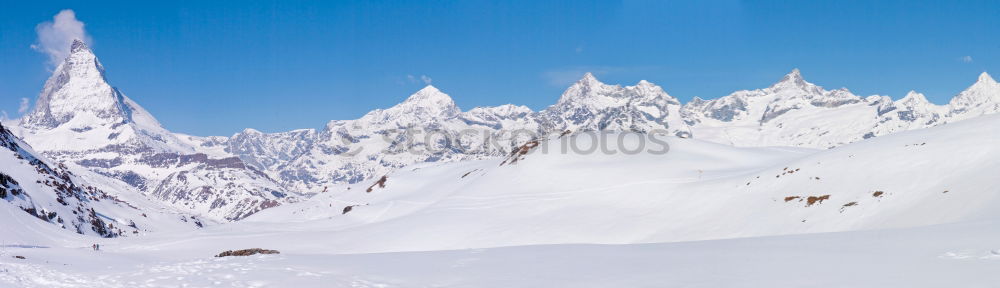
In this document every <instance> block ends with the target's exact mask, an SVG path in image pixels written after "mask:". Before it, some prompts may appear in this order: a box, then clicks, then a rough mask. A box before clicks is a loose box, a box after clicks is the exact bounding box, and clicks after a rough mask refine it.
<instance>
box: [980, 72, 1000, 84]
mask: <svg viewBox="0 0 1000 288" xmlns="http://www.w3.org/2000/svg"><path fill="white" fill-rule="evenodd" d="M976 83H989V84H994V83H997V81H996V80H993V77H991V76H990V74H989V73H986V71H983V73H980V74H979V79H978V80H976Z"/></svg>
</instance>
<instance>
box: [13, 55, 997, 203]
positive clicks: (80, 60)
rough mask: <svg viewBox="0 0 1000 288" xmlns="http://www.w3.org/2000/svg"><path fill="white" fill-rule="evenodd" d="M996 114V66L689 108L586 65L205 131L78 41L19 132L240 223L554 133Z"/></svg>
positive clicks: (772, 138)
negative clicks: (563, 81)
mask: <svg viewBox="0 0 1000 288" xmlns="http://www.w3.org/2000/svg"><path fill="white" fill-rule="evenodd" d="M997 111H1000V84H998V83H997V82H996V81H995V80H993V79H992V78H991V77H990V76H989V75H988V74H986V73H983V74H982V75H980V77H979V79H978V80H977V81H976V82H975V83H974V84H973V85H972V86H970V87H969V88H968V89H966V90H965V91H963V92H961V93H959V94H958V95H957V96H955V97H954V98H953V99H952V101H951V102H950V103H949V104H948V105H941V106H939V105H934V104H932V103H930V102H928V101H927V100H926V99H925V98H924V96H923V95H921V94H919V93H916V92H910V93H909V94H908V95H907V96H906V97H904V98H902V99H899V100H896V101H893V100H892V99H891V98H890V97H888V96H878V95H873V96H867V97H861V96H858V95H854V94H853V93H851V92H850V91H849V90H847V89H843V88H842V89H836V90H825V89H824V88H822V87H820V86H817V85H815V84H812V83H809V82H807V81H806V80H805V79H804V78H803V77H802V75H801V74H800V72H799V71H798V70H793V71H792V72H791V73H789V74H788V75H785V76H784V77H783V78H782V79H781V80H780V81H778V82H777V83H775V84H774V85H772V86H771V87H767V88H763V89H756V90H743V91H737V92H734V93H732V94H730V95H727V96H724V97H721V98H718V99H712V100H703V99H699V98H696V99H694V100H692V101H691V102H689V103H687V104H681V102H680V101H678V100H677V99H676V98H674V97H672V96H670V95H669V94H667V93H666V92H665V91H664V90H663V88H661V87H660V86H657V85H655V84H653V83H650V82H647V81H640V82H639V83H638V84H636V85H634V86H619V85H607V84H604V83H601V82H600V81H599V80H597V78H595V77H594V76H593V75H592V74H589V73H588V74H586V75H584V77H583V78H582V79H580V80H579V81H578V82H576V83H574V84H573V85H572V86H570V87H569V88H568V89H567V90H566V91H565V92H564V93H563V95H562V97H560V98H559V100H558V101H557V102H556V104H554V105H552V106H550V107H548V108H546V109H544V110H541V111H532V110H531V109H529V108H527V107H525V106H515V105H502V106H497V107H477V108H474V109H471V110H468V111H462V110H461V109H459V108H458V107H457V106H456V105H455V103H454V101H452V99H451V98H450V97H449V96H448V95H447V94H445V93H443V92H441V91H440V90H438V89H437V88H435V87H433V86H427V87H425V88H423V89H421V90H420V91H417V92H416V93H415V94H413V95H412V96H410V97H409V98H408V99H406V100H405V101H404V102H402V103H400V104H398V105H396V106H393V107H390V108H386V109H377V110H373V111H371V112H369V113H368V114H366V115H364V116H363V117H361V118H359V119H355V120H334V121H330V122H329V123H327V125H326V127H325V128H324V129H321V130H318V131H317V130H314V129H303V130H294V131H289V132H280V133H262V132H259V131H256V130H253V129H246V130H244V131H242V132H240V133H236V134H235V135H232V136H230V137H222V136H209V137H199V136H189V135H183V134H178V133H173V132H170V131H168V130H166V129H164V128H163V127H162V126H161V125H160V124H159V123H158V122H157V121H156V119H155V118H154V117H153V116H152V115H150V114H149V112H147V111H146V110H145V109H143V108H142V107H141V106H139V104H137V103H136V102H134V101H132V100H131V99H129V98H128V97H127V96H125V94H124V93H122V92H121V91H119V90H118V89H117V88H115V87H113V86H111V85H110V84H109V83H108V79H107V78H106V77H105V73H104V67H103V66H102V65H101V64H100V62H99V61H98V59H97V57H96V56H95V55H94V54H93V52H92V51H91V50H90V49H89V48H88V47H87V46H86V45H85V44H84V43H83V42H81V41H76V42H74V43H73V45H72V49H71V54H70V55H69V57H67V59H66V60H65V61H64V62H63V63H61V64H60V65H59V66H58V67H57V68H56V70H55V71H54V72H53V75H52V76H51V77H50V78H49V80H48V81H47V82H46V83H45V87H44V88H43V89H42V92H41V94H40V95H39V98H38V100H37V101H36V102H35V107H34V109H33V110H32V111H31V112H30V113H29V114H27V115H25V116H24V117H23V118H22V119H21V120H20V122H19V123H8V124H16V125H8V126H16V127H9V128H10V129H11V130H12V131H13V134H15V135H19V136H20V137H22V138H23V139H24V141H25V142H27V143H28V144H30V146H32V147H33V149H35V150H37V151H39V152H41V153H42V154H44V156H45V157H48V158H50V159H52V160H54V161H58V162H62V163H65V165H66V166H67V167H68V168H67V169H70V170H73V169H82V170H85V171H88V173H93V174H94V175H100V176H101V177H107V178H110V179H114V181H118V182H120V183H124V184H126V185H127V186H130V187H133V188H135V189H136V190H137V191H141V192H142V193H144V194H145V195H147V196H149V197H151V198H154V199H158V200H159V201H162V202H164V203H166V204H168V205H170V206H172V207H173V208H176V209H179V211H184V212H185V213H191V214H196V215H201V216H203V217H206V218H209V219H212V220H217V221H231V220H239V219H242V218H245V217H247V216H249V215H251V214H254V213H256V212H258V211H260V210H263V209H267V208H270V207H274V206H278V205H282V204H286V203H292V202H298V201H300V200H302V199H305V198H309V197H311V196H312V195H314V194H316V193H320V192H323V191H325V190H327V189H330V188H331V187H332V186H334V185H341V184H348V183H358V182H362V181H367V180H373V179H376V178H378V177H381V176H383V175H386V174H388V173H390V172H392V171H394V170H396V169H399V168H401V167H404V166H407V165H411V164H416V163H422V162H441V161H458V160H470V159H482V158H490V157H498V156H502V155H505V154H507V153H509V152H510V151H511V149H513V148H514V147H517V146H519V145H521V144H523V143H524V142H525V141H528V140H531V138H533V137H538V136H539V135H545V134H554V133H560V134H561V133H573V132H581V131H596V130H613V131H641V132H652V131H661V132H664V133H667V134H670V135H675V136H678V137H684V138H695V139H701V140H706V141H711V142H718V143H724V144H729V145H733V146H796V147H806V148H830V147H836V146H839V145H843V144H847V143H852V142H856V141H861V140H863V139H867V138H872V137H878V136H883V135H887V134H891V133H895V132H899V131H906V130H913V129H920V128H926V127H932V126H938V125H942V124H946V123H950V122H955V121H961V120H964V119H969V118H973V117H977V116H981V115H985V114H993V113H996V112H997ZM407 131H409V132H412V131H423V132H424V133H423V134H413V133H404V132H407ZM428 131H437V132H436V133H438V134H439V135H438V136H443V135H447V137H428V135H430V134H433V133H427V132H428ZM470 131H471V132H474V133H473V134H475V135H470V134H468V132H470ZM512 131H526V132H530V133H511V132H512ZM109 181H110V180H109Z"/></svg>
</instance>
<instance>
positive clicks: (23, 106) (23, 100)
mask: <svg viewBox="0 0 1000 288" xmlns="http://www.w3.org/2000/svg"><path fill="white" fill-rule="evenodd" d="M30 101H31V100H30V99H28V98H21V105H19V106H17V114H24V112H28V107H30V106H29V105H28V104H29V103H31V102H30Z"/></svg>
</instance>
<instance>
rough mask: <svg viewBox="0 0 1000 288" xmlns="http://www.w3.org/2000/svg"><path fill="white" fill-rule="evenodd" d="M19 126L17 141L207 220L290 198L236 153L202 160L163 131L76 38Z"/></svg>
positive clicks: (243, 213)
mask: <svg viewBox="0 0 1000 288" xmlns="http://www.w3.org/2000/svg"><path fill="white" fill-rule="evenodd" d="M20 124H21V125H20V126H21V129H20V131H19V132H20V134H21V135H22V137H23V138H24V139H25V141H27V142H28V143H31V144H32V145H33V147H35V149H37V150H39V151H40V152H42V153H44V154H45V155H46V156H48V157H51V158H52V159H54V160H56V161H60V162H65V163H67V165H69V166H79V167H82V168H84V169H88V170H90V171H93V172H96V173H98V174H102V175H105V176H108V177H111V178H114V179H117V180H120V181H122V182H125V183H127V184H129V185H131V186H132V187H134V188H135V189H137V190H139V191H142V192H144V193H146V194H147V195H149V196H152V197H155V198H158V199H160V200H162V201H164V202H167V203H170V204H172V205H173V206H175V207H177V208H179V209H182V210H184V211H188V212H192V213H197V214H201V215H203V216H205V217H208V218H211V219H217V220H221V219H226V220H237V219H240V218H243V217H246V216H247V215H250V214H253V213H254V212H256V211H259V210H262V209H266V208H268V207H273V206H276V205H279V204H280V203H282V202H286V201H288V200H289V199H294V197H286V196H289V194H288V193H286V192H284V191H285V190H284V189H283V188H282V187H281V186H279V185H277V184H276V183H275V182H274V181H273V180H271V179H270V178H269V177H268V176H267V175H266V174H264V173H262V172H260V171H258V170H255V169H254V168H253V166H246V165H244V164H243V163H242V160H240V159H239V158H236V157H232V156H228V157H225V158H218V159H216V158H209V157H208V155H206V154H203V153H196V152H195V151H196V149H195V147H192V146H191V145H189V143H188V142H185V141H182V140H181V139H179V138H178V137H177V136H176V135H175V134H173V133H170V132H169V131H167V130H166V129H163V128H162V126H160V124H159V122H157V121H156V119H155V118H154V117H153V116H152V115H150V114H149V112H147V111H146V110H145V109H143V108H142V107H141V106H139V105H138V104H137V103H136V102H135V101H133V100H132V99H130V98H128V97H127V96H125V95H124V94H123V93H122V92H121V91H119V90H118V89H116V88H114V87H112V86H111V85H110V84H109V83H108V81H107V78H106V76H105V71H104V67H103V66H102V65H101V63H100V62H99V61H98V59H97V57H96V56H95V55H94V53H93V52H92V51H91V50H90V49H89V48H88V47H87V46H86V44H84V43H83V42H82V41H79V40H77V41H74V42H73V44H72V49H71V53H70V55H69V56H68V57H67V58H66V60H65V61H64V62H62V63H61V64H59V66H58V67H56V69H55V71H54V73H53V74H52V77H50V78H49V80H48V81H46V83H45V87H44V88H43V89H42V93H41V94H40V95H39V97H38V101H36V103H35V107H34V110H33V111H31V113H29V114H28V115H25V117H24V118H23V119H22V120H21V123H20ZM215 156H217V155H215Z"/></svg>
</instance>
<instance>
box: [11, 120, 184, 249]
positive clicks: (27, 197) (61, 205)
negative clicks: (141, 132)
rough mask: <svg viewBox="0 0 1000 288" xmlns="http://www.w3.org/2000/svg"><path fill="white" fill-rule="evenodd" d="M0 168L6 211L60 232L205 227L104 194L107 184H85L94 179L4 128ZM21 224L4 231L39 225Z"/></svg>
mask: <svg viewBox="0 0 1000 288" xmlns="http://www.w3.org/2000/svg"><path fill="white" fill-rule="evenodd" d="M0 167H3V168H2V169H0V199H2V200H3V201H0V206H4V207H2V209H4V210H8V211H10V210H21V211H24V212H25V213H27V214H28V215H30V216H34V217H35V218H38V219H39V220H41V221H42V222H48V223H49V224H52V225H54V226H55V227H58V228H62V229H66V230H69V231H73V232H76V233H79V234H84V235H93V236H100V237H118V236H131V235H134V234H145V233H146V232H151V231H163V230H165V229H167V228H168V227H169V228H177V227H178V226H184V225H183V224H182V222H183V223H191V225H187V226H190V227H194V226H195V225H198V226H201V225H202V221H201V220H200V219H198V218H197V217H193V216H184V215H182V214H177V213H170V212H169V211H167V212H164V211H162V210H160V209H157V208H161V207H162V206H159V205H156V204H155V203H150V202H149V201H144V199H142V198H141V197H129V196H128V195H123V193H121V192H120V190H118V191H108V192H105V189H104V188H98V187H96V186H103V185H99V184H95V183H92V182H91V181H88V180H86V179H85V178H95V177H93V176H95V175H78V174H76V173H74V172H73V171H72V170H71V169H70V168H68V167H67V166H66V165H63V164H54V162H52V161H51V160H48V159H47V158H46V157H45V156H42V155H40V154H38V153H37V152H35V151H34V150H33V149H32V148H31V146H29V145H28V144H26V143H24V142H23V141H21V139H18V138H17V137H16V136H14V135H13V134H11V131H10V130H7V128H5V127H4V126H3V125H2V124H0ZM88 176H89V177H88ZM96 178H101V177H96ZM98 181H99V180H98ZM106 187H107V186H106ZM109 188H111V189H114V188H113V186H112V187H109ZM116 190H117V189H116ZM18 219H19V218H18V217H8V218H5V219H4V222H5V223H4V224H3V226H8V227H11V226H24V227H34V226H36V225H34V224H37V223H38V222H37V221H34V222H35V223H34V224H33V223H23V222H21V221H19V220H18ZM29 221H30V220H29ZM22 228H23V227H22ZM4 230H5V231H4V233H3V235H4V237H5V238H7V237H10V238H14V239H16V238H17V236H19V235H18V234H19V233H15V231H16V230H12V231H6V230H7V229H4Z"/></svg>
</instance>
